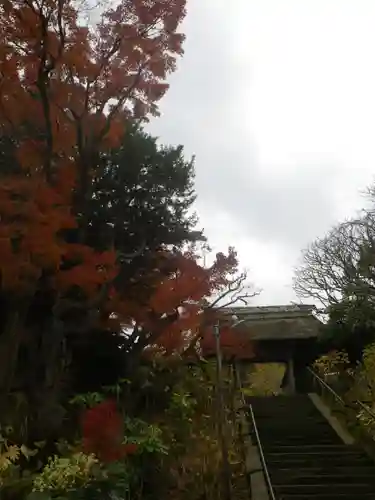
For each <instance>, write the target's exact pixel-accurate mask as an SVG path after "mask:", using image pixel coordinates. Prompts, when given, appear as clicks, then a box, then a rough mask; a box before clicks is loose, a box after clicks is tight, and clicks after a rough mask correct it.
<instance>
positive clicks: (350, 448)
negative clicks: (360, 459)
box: [264, 444, 363, 454]
mask: <svg viewBox="0 0 375 500" xmlns="http://www.w3.org/2000/svg"><path fill="white" fill-rule="evenodd" d="M264 449H267V453H272V452H277V453H300V452H303V453H304V454H305V453H319V454H322V453H345V454H348V453H351V454H358V453H359V454H363V451H362V450H361V449H360V448H359V447H358V446H354V445H346V444H324V445H321V444H305V445H303V446H302V447H301V446H299V445H298V446H295V445H292V444H284V445H280V446H277V447H276V446H273V445H270V446H268V447H267V448H264Z"/></svg>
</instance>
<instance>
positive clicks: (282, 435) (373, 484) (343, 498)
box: [248, 395, 375, 500]
mask: <svg viewBox="0 0 375 500" xmlns="http://www.w3.org/2000/svg"><path fill="white" fill-rule="evenodd" d="M248 402H249V403H250V404H251V405H252V409H253V413H254V416H255V421H256V425H257V429H258V432H259V437H260V441H261V445H262V449H263V453H264V457H265V462H266V465H267V469H268V472H269V475H270V479H271V484H272V487H273V491H274V494H275V497H276V500H313V499H314V500H361V499H364V500H365V499H366V500H367V499H373V500H375V464H374V463H373V462H372V461H371V460H370V458H369V457H368V456H367V455H366V454H365V452H364V451H362V450H361V449H360V448H359V447H358V446H357V445H347V444H345V443H343V442H342V440H341V439H340V438H339V436H338V435H337V434H336V432H335V431H334V430H333V429H332V427H331V425H330V424H329V423H328V421H327V420H326V419H325V418H324V417H323V415H322V414H321V413H320V412H319V410H318V409H317V408H316V407H315V405H314V404H313V402H312V401H311V400H310V398H309V397H308V396H307V395H295V396H274V397H251V398H249V401H248Z"/></svg>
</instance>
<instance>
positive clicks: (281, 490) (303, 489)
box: [273, 481, 375, 500]
mask: <svg viewBox="0 0 375 500" xmlns="http://www.w3.org/2000/svg"><path fill="white" fill-rule="evenodd" d="M273 489H274V492H275V493H276V496H281V497H282V496H283V495H285V494H293V495H296V494H307V495H311V494H315V495H316V496H318V495H319V494H322V493H323V494H324V493H334V494H336V495H337V494H340V493H344V494H351V495H353V494H355V495H357V499H358V500H359V499H360V498H362V494H363V493H372V494H373V495H374V496H375V486H374V484H369V483H363V484H362V483H356V484H345V483H342V482H340V483H335V484H319V483H317V482H316V481H313V482H312V483H311V484H283V485H281V484H280V485H277V486H275V485H273Z"/></svg>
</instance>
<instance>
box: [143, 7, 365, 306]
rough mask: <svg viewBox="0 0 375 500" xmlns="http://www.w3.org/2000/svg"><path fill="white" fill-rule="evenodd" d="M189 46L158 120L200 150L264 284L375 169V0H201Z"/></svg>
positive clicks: (207, 178)
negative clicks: (230, 0) (229, 0)
mask: <svg viewBox="0 0 375 500" xmlns="http://www.w3.org/2000/svg"><path fill="white" fill-rule="evenodd" d="M188 5H189V6H188V16H187V19H186V22H185V25H184V31H185V33H186V34H187V37H188V39H187V43H186V45H185V56H184V58H183V60H181V62H180V64H179V70H178V72H177V73H176V74H175V75H173V77H172V78H171V79H170V83H171V88H170V90H169V93H168V95H167V96H166V97H165V99H164V101H163V102H162V106H161V111H162V117H161V118H160V119H158V120H155V121H153V122H152V123H151V125H150V128H151V131H152V132H153V133H155V134H156V135H158V136H159V137H160V139H161V141H162V142H164V143H173V144H176V143H179V144H183V145H184V146H185V149H186V153H187V155H192V154H195V155H196V172H197V178H196V187H197V192H198V202H197V210H198V212H199V215H200V218H201V223H202V225H203V226H204V228H205V230H206V234H207V235H208V238H209V241H210V242H211V244H212V245H213V246H214V248H215V250H219V249H225V248H226V247H227V246H228V245H234V246H235V247H236V248H237V250H238V252H239V256H240V259H241V263H242V265H243V266H244V267H246V268H248V269H249V271H250V277H251V279H252V281H253V282H254V283H255V284H256V286H258V287H260V288H262V289H263V293H262V294H261V296H260V297H259V298H258V299H257V300H256V302H255V303H256V304H266V305H267V304H282V303H289V302H290V301H291V300H295V296H294V293H293V290H292V288H291V279H292V274H293V266H294V265H295V264H296V263H297V262H298V258H299V254H300V250H301V248H303V247H304V246H305V245H306V244H307V243H308V242H309V241H311V240H313V239H314V238H315V237H316V236H318V235H322V234H323V233H324V232H325V231H326V229H327V228H328V227H329V226H330V225H331V224H332V223H334V222H335V221H337V220H339V219H342V218H344V217H345V216H347V215H350V214H352V213H353V212H355V211H356V210H357V209H359V208H360V207H361V205H363V203H364V200H363V197H362V195H361V191H363V189H364V188H365V187H366V185H368V184H369V183H370V182H371V181H372V180H373V179H374V178H375V176H374V173H375V29H374V26H375V1H374V0H233V1H232V2H228V1H227V0H188Z"/></svg>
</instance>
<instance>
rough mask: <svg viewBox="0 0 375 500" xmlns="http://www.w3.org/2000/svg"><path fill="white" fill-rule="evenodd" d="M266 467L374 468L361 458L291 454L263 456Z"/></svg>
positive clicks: (364, 457) (369, 461)
mask: <svg viewBox="0 0 375 500" xmlns="http://www.w3.org/2000/svg"><path fill="white" fill-rule="evenodd" d="M265 459H266V463H267V467H269V468H270V469H271V468H272V469H277V468H280V469H284V468H292V467H295V468H307V467H324V468H327V467H331V466H332V467H344V466H352V467H359V466H364V467H367V466H374V464H373V463H372V462H371V460H370V459H369V458H367V457H366V456H365V455H363V456H357V457H352V456H346V455H343V456H340V455H338V456H333V457H332V456H328V457H327V456H326V457H322V456H320V455H303V454H300V455H293V454H290V455H288V454H285V453H284V454H278V455H275V454H273V455H269V454H268V453H267V454H265Z"/></svg>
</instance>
